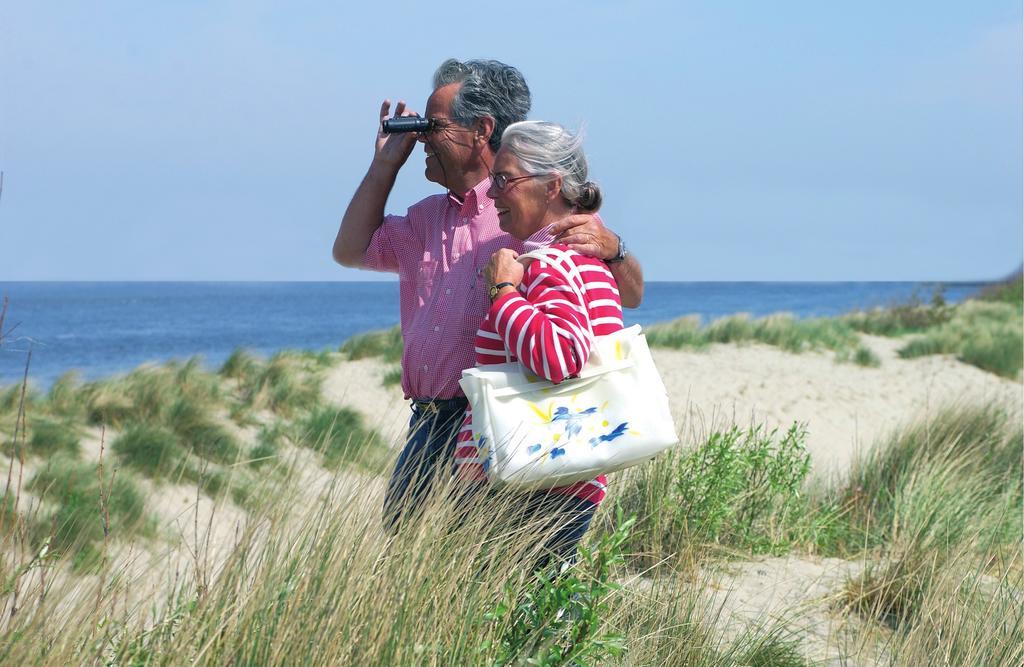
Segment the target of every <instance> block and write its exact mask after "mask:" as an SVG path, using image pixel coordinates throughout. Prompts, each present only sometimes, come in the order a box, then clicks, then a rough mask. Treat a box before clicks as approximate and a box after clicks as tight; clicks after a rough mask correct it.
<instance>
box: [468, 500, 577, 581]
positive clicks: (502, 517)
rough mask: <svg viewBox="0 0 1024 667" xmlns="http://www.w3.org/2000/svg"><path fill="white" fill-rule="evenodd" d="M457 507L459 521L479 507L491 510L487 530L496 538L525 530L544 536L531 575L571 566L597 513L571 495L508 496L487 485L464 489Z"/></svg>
mask: <svg viewBox="0 0 1024 667" xmlns="http://www.w3.org/2000/svg"><path fill="white" fill-rule="evenodd" d="M457 506H458V507H459V509H460V510H461V512H460V514H461V516H460V519H459V520H460V521H464V520H465V519H466V518H467V516H468V514H469V513H470V512H472V511H474V510H478V509H479V508H481V507H490V508H493V509H492V511H493V512H494V513H493V516H492V519H491V522H490V526H489V530H493V531H495V534H496V535H497V534H513V533H516V532H518V531H519V530H520V529H521V528H524V527H526V528H528V529H529V530H530V531H531V534H537V535H544V536H545V537H544V548H543V551H542V554H541V556H540V557H539V558H538V559H537V561H536V562H535V563H534V564H533V571H534V572H540V571H542V570H546V569H548V568H549V567H551V566H554V567H560V566H561V565H562V564H563V563H569V564H572V563H574V562H575V560H576V546H577V545H578V544H579V543H580V540H581V539H583V535H584V534H586V532H587V529H588V528H590V522H591V520H592V519H593V518H594V513H595V512H596V511H597V505H596V504H594V503H592V502H590V501H589V500H583V499H580V498H576V497H574V496H563V495H558V494H554V493H551V492H549V491H544V490H540V491H533V492H529V493H520V494H516V495H509V494H508V492H507V491H505V492H503V491H494V490H492V489H491V488H490V487H488V486H487V485H486V484H477V485H474V486H473V487H471V488H469V489H466V490H464V492H463V494H462V495H461V498H460V499H459V502H458V503H457Z"/></svg>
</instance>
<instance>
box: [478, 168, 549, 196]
mask: <svg viewBox="0 0 1024 667" xmlns="http://www.w3.org/2000/svg"><path fill="white" fill-rule="evenodd" d="M544 176H547V174H527V175H526V176H516V177H515V178H509V177H508V175H507V174H503V173H500V172H499V173H497V174H495V173H493V172H492V173H491V183H493V184H494V189H495V190H497V191H499V192H504V191H505V188H507V187H508V186H509V184H511V183H515V182H516V181H525V180H526V179H528V178H542V177H544Z"/></svg>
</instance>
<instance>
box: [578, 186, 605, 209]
mask: <svg viewBox="0 0 1024 667" xmlns="http://www.w3.org/2000/svg"><path fill="white" fill-rule="evenodd" d="M576 205H577V206H579V207H580V208H581V209H583V210H584V211H596V210H597V209H599V208H601V188H599V187H597V183H594V182H592V181H587V182H586V183H584V184H583V185H582V186H581V187H580V198H579V201H577V202H576Z"/></svg>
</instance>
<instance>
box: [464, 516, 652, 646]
mask: <svg viewBox="0 0 1024 667" xmlns="http://www.w3.org/2000/svg"><path fill="white" fill-rule="evenodd" d="M634 522H635V520H634V519H628V520H625V521H623V520H622V517H621V516H620V517H617V522H616V523H617V529H616V530H615V531H614V532H612V533H610V534H606V535H602V536H601V537H600V538H599V539H598V540H597V543H596V544H595V545H594V546H593V547H592V548H587V547H586V546H583V545H580V547H579V550H578V552H579V558H580V562H579V564H577V565H576V566H575V567H573V568H570V569H569V570H567V571H566V572H564V573H562V574H560V575H559V574H557V573H553V572H542V573H540V574H539V575H538V576H537V580H536V583H535V585H534V586H533V587H530V588H527V589H526V590H525V591H523V590H521V587H520V586H517V585H514V584H509V585H506V588H505V595H504V597H503V598H502V599H501V600H500V601H499V602H498V604H496V605H495V606H494V607H493V608H492V609H490V610H489V611H487V612H485V613H484V614H483V615H482V618H481V620H480V621H478V623H480V622H481V621H482V623H481V624H482V625H485V626H487V625H491V626H493V627H494V628H495V629H496V630H497V633H496V634H497V637H496V638H495V639H494V640H492V641H488V642H487V643H485V644H484V645H483V646H481V650H482V652H488V653H492V655H493V658H492V660H493V661H494V664H499V665H508V664H517V665H518V664H529V665H573V664H590V662H591V661H594V662H595V664H601V663H603V662H604V661H606V660H608V659H610V658H614V657H618V656H620V655H622V653H623V650H624V648H623V647H624V643H625V638H624V637H622V636H620V635H617V634H614V633H610V632H608V631H607V630H605V629H604V628H603V624H602V618H603V616H605V615H606V614H607V613H608V612H609V609H610V608H609V604H608V601H609V598H610V596H611V595H612V594H613V593H614V592H615V591H617V590H618V589H619V586H618V584H616V583H615V582H614V579H613V577H612V573H613V570H614V568H615V567H616V566H617V565H620V564H621V563H623V562H624V558H623V554H622V549H623V544H624V543H625V542H626V541H627V539H628V537H629V531H630V529H631V528H632V526H633V524H634ZM485 632H486V630H485Z"/></svg>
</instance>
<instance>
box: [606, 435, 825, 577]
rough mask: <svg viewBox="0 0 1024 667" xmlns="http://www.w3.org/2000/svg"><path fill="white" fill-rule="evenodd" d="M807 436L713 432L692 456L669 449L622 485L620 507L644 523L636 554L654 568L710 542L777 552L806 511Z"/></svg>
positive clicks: (631, 473)
mask: <svg viewBox="0 0 1024 667" xmlns="http://www.w3.org/2000/svg"><path fill="white" fill-rule="evenodd" d="M803 438H804V431H803V429H802V428H801V427H799V426H797V425H796V424H794V425H793V426H792V427H791V428H790V429H789V430H788V431H787V432H786V433H784V434H780V433H779V432H778V431H777V430H772V431H767V430H766V429H764V428H763V427H760V426H759V427H754V428H750V429H747V430H741V429H739V428H737V427H733V428H731V429H730V430H728V431H723V432H715V433H712V434H711V435H710V437H708V439H707V441H706V442H705V443H704V444H702V445H700V446H699V447H697V448H695V449H693V450H691V451H688V452H686V451H682V450H678V449H674V450H671V451H670V452H668V453H667V454H665V455H663V456H661V457H659V458H658V459H657V460H656V461H655V462H654V463H651V464H648V465H645V466H640V467H637V468H634V469H632V470H630V471H628V472H627V474H626V475H624V476H623V478H622V479H620V480H619V481H618V483H617V487H618V491H617V495H616V499H615V503H616V507H617V508H618V509H619V511H622V512H624V513H626V514H636V515H637V516H638V517H639V518H640V521H641V524H640V527H639V530H638V531H636V534H635V535H634V536H633V537H632V538H631V540H632V542H631V545H630V551H631V552H633V553H635V554H638V561H639V563H640V564H642V565H654V564H657V563H659V562H661V561H662V560H663V559H665V558H668V557H673V556H674V555H678V554H680V553H682V552H683V551H686V550H693V549H700V548H702V547H706V546H710V545H720V546H726V547H730V548H741V549H749V550H751V551H754V552H757V553H764V552H778V551H779V550H781V549H782V548H783V547H785V546H788V545H789V544H790V542H791V540H793V539H795V538H794V537H793V524H794V523H797V520H798V515H799V514H800V512H801V511H803V510H804V509H805V508H806V501H805V499H804V498H803V497H802V495H801V492H802V490H803V485H804V481H805V479H806V478H807V475H808V473H809V471H810V457H809V455H808V453H807V451H806V448H805V447H804V444H803Z"/></svg>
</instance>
